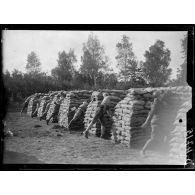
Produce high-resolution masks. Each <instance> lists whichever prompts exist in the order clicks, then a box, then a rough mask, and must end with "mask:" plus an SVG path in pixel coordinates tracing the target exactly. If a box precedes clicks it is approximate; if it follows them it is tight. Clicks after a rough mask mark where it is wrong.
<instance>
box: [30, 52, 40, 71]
mask: <svg viewBox="0 0 195 195" xmlns="http://www.w3.org/2000/svg"><path fill="white" fill-rule="evenodd" d="M40 70H41V62H40V60H39V58H38V56H37V54H36V53H35V52H34V51H32V52H31V53H30V54H28V57H27V64H26V71H27V73H31V74H36V73H39V72H40Z"/></svg>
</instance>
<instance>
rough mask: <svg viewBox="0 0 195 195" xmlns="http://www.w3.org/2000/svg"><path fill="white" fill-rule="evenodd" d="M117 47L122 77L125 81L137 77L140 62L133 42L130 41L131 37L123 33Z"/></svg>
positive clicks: (118, 64) (117, 58) (118, 63)
mask: <svg viewBox="0 0 195 195" xmlns="http://www.w3.org/2000/svg"><path fill="white" fill-rule="evenodd" d="M116 48H117V53H118V54H117V56H116V57H115V59H116V60H117V66H118V68H119V70H120V78H121V79H122V81H124V82H127V81H129V80H131V79H136V73H137V70H138V67H137V65H138V62H137V61H136V58H135V54H134V53H133V46H132V43H130V42H129V37H128V36H126V35H123V36H122V40H121V42H119V43H117V44H116Z"/></svg>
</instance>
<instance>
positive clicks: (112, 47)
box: [3, 30, 187, 78]
mask: <svg viewBox="0 0 195 195" xmlns="http://www.w3.org/2000/svg"><path fill="white" fill-rule="evenodd" d="M90 32H93V33H94V34H95V35H97V36H98V38H99V40H100V42H101V44H102V45H103V46H104V49H105V53H106V55H107V56H108V57H109V59H110V62H111V67H112V68H113V69H114V71H116V72H117V68H116V60H115V56H116V55H117V52H116V44H117V43H118V42H120V40H121V37H122V35H123V34H125V35H127V36H129V37H130V42H132V44H133V52H134V53H135V55H136V57H137V60H139V61H140V60H142V61H144V60H145V58H144V53H145V51H146V50H148V49H149V47H150V46H151V45H153V44H154V43H155V41H156V40H158V39H160V40H162V41H164V42H165V47H166V48H168V49H169V50H170V51H171V62H170V68H172V76H171V77H172V78H175V76H176V71H177V68H179V67H180V65H181V64H182V62H183V60H184V59H183V58H182V53H181V51H182V47H181V39H183V37H184V36H185V34H186V33H187V32H185V31H173V32H171V31H41V30H40V31H37V30H36V31H35V30H34V31H33V30H4V31H3V71H4V72H5V71H6V70H8V71H11V72H12V71H13V70H14V69H18V70H19V71H22V72H25V66H26V60H27V55H28V54H29V53H30V52H31V51H34V52H35V53H37V55H38V57H39V59H40V61H41V70H42V71H44V72H47V73H48V74H50V71H51V69H53V68H54V67H56V66H57V58H58V52H60V51H63V50H65V51H67V52H68V51H69V49H70V48H72V49H74V51H75V55H76V57H77V63H76V68H77V69H78V68H79V66H80V64H81V61H80V59H81V56H82V54H83V53H82V46H83V43H85V42H86V41H87V38H88V35H89V34H90Z"/></svg>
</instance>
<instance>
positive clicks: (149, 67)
mask: <svg viewBox="0 0 195 195" xmlns="http://www.w3.org/2000/svg"><path fill="white" fill-rule="evenodd" d="M170 55H171V52H170V50H169V49H166V48H165V43H164V42H163V41H161V40H157V41H156V42H155V44H154V45H152V46H150V48H149V51H146V52H145V54H144V56H145V62H143V64H142V71H143V76H144V78H145V79H146V81H147V82H148V84H149V85H150V86H152V87H159V86H163V85H164V84H165V83H166V82H167V81H168V79H169V77H170V75H171V71H172V70H171V69H170V68H168V66H169V63H170V61H171V58H170Z"/></svg>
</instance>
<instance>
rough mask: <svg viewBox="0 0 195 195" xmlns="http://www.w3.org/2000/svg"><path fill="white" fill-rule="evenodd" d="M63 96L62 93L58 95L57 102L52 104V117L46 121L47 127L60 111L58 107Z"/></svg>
mask: <svg viewBox="0 0 195 195" xmlns="http://www.w3.org/2000/svg"><path fill="white" fill-rule="evenodd" d="M63 97H64V94H63V93H59V94H58V95H57V100H56V101H55V102H54V104H55V106H54V111H53V113H52V115H51V116H50V117H49V119H47V120H46V123H47V125H48V124H49V121H50V120H51V118H53V117H55V116H56V115H58V113H59V110H60V105H61V103H62V100H63Z"/></svg>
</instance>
